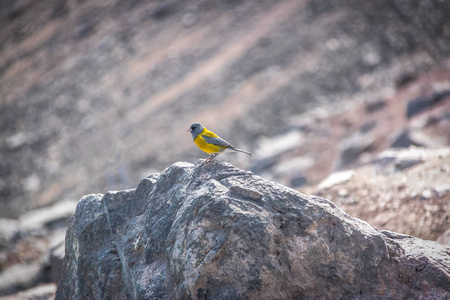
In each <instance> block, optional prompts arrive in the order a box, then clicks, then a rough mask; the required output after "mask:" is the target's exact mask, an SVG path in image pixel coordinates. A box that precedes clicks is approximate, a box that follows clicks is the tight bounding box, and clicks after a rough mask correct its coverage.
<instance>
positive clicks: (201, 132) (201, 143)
mask: <svg viewBox="0 0 450 300" xmlns="http://www.w3.org/2000/svg"><path fill="white" fill-rule="evenodd" d="M187 131H190V132H191V134H192V138H193V139H194V142H195V144H196V145H197V146H198V147H199V148H200V149H201V150H203V151H205V152H206V153H208V154H211V156H210V157H208V158H207V159H206V160H205V161H204V162H203V163H207V162H209V161H211V160H212V159H214V157H216V156H217V155H219V154H220V153H222V152H223V151H225V150H227V149H229V150H234V151H238V152H242V153H245V154H248V155H253V154H251V153H250V152H247V151H245V150H242V149H239V148H236V147H235V146H233V145H231V144H230V143H228V142H227V141H225V140H224V139H222V138H221V137H220V136H218V135H217V134H215V133H214V132H212V131H209V130H208V129H206V128H205V127H203V126H202V124H200V123H193V124H192V125H191V126H190V127H189V128H188V130H187Z"/></svg>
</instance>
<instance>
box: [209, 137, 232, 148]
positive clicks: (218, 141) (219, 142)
mask: <svg viewBox="0 0 450 300" xmlns="http://www.w3.org/2000/svg"><path fill="white" fill-rule="evenodd" d="M203 139H204V140H205V141H206V142H207V143H208V144H213V145H217V146H222V147H227V148H233V147H234V146H233V145H231V144H230V143H228V142H227V141H225V140H224V139H223V138H220V137H218V138H213V137H209V136H203Z"/></svg>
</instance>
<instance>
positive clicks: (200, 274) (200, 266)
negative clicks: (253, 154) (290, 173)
mask: <svg viewBox="0 0 450 300" xmlns="http://www.w3.org/2000/svg"><path fill="white" fill-rule="evenodd" d="M449 266H450V248H448V247H445V246H442V245H439V244H437V243H435V242H431V241H424V240H421V239H418V238H414V237H411V236H406V235H401V234H396V233H393V232H389V231H383V232H380V231H378V230H376V229H375V228H373V227H372V226H370V225H368V224H367V223H365V222H363V221H361V220H359V219H355V218H352V217H350V216H348V215H346V214H345V213H343V212H342V211H341V210H340V209H338V208H337V207H336V206H335V205H334V204H333V203H332V202H331V201H328V200H325V199H322V198H319V197H315V196H306V195H303V194H300V193H298V192H296V191H294V190H292V189H289V188H287V187H284V186H282V185H279V184H276V183H273V182H269V181H266V180H264V179H262V178H260V177H258V176H256V175H254V174H252V173H251V172H246V171H242V170H239V169H237V168H235V167H233V166H232V165H230V164H227V163H221V162H218V161H213V162H212V163H210V164H207V165H203V166H200V165H198V164H197V165H196V166H194V165H192V164H188V163H176V164H174V165H172V166H171V167H169V168H167V169H166V170H164V171H163V172H162V173H160V174H154V175H152V176H149V177H147V178H145V179H144V180H142V181H141V183H140V184H139V186H138V187H137V188H136V189H132V190H123V191H118V192H109V193H107V194H105V195H100V194H96V195H88V196H85V197H83V198H82V199H81V200H80V202H79V203H78V206H77V210H76V213H75V214H74V216H73V218H72V220H71V223H70V226H69V229H68V232H67V236H66V256H65V259H64V271H63V276H62V279H61V281H60V282H59V285H58V290H57V294H56V298H57V299H125V298H128V299H299V298H303V299H316V298H322V299H333V298H337V297H345V298H353V299H381V298H382V299H423V298H426V299H445V298H448V297H450V274H449V271H448V270H449Z"/></svg>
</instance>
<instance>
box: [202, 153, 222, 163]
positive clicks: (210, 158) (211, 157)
mask: <svg viewBox="0 0 450 300" xmlns="http://www.w3.org/2000/svg"><path fill="white" fill-rule="evenodd" d="M217 155H219V153H214V154H211V156H210V157H208V158H207V159H205V161H204V162H203V163H202V165H203V164H206V163H207V162H209V161H211V160H213V159H214V157H216V156H217Z"/></svg>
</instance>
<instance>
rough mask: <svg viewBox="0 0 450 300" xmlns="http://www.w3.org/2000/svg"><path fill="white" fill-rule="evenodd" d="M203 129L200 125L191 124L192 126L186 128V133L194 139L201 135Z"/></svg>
mask: <svg viewBox="0 0 450 300" xmlns="http://www.w3.org/2000/svg"><path fill="white" fill-rule="evenodd" d="M203 129H205V128H204V127H203V126H202V124H200V123H192V125H191V126H190V127H189V128H188V130H187V131H190V132H191V134H192V138H193V139H194V140H195V138H196V137H197V136H198V135H199V134H200V133H202V131H203Z"/></svg>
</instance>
